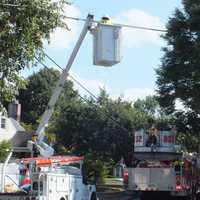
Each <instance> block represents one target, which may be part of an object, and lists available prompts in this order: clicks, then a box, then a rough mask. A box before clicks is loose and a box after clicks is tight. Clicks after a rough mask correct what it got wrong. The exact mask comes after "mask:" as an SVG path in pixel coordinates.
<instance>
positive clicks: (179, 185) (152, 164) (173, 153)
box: [124, 130, 198, 200]
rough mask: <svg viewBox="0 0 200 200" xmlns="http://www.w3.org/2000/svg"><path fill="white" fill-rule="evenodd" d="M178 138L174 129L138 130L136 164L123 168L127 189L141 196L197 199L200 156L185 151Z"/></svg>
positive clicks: (135, 142) (134, 162) (136, 135)
mask: <svg viewBox="0 0 200 200" xmlns="http://www.w3.org/2000/svg"><path fill="white" fill-rule="evenodd" d="M152 137H154V139H152ZM175 138H176V132H175V131H173V130H170V131H159V130H155V131H154V133H153V134H151V133H150V134H149V131H148V132H147V131H145V130H140V131H136V132H135V140H134V160H133V166H132V167H130V168H126V169H125V170H124V184H125V187H126V189H127V190H131V191H137V192H139V193H140V194H141V199H149V198H150V196H153V198H154V197H156V196H157V197H158V198H159V199H160V198H161V197H162V199H165V198H166V199H181V200H183V199H196V193H197V183H198V164H197V163H198V156H197V154H194V153H193V154H192V153H184V152H182V151H181V147H180V146H179V145H176V144H175Z"/></svg>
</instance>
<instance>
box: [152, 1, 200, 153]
mask: <svg viewBox="0 0 200 200" xmlns="http://www.w3.org/2000/svg"><path fill="white" fill-rule="evenodd" d="M182 4H183V9H176V10H175V13H174V14H173V16H172V17H171V18H170V19H169V21H168V24H167V33H166V34H165V35H164V36H163V38H164V39H165V41H166V42H167V46H166V47H164V48H163V52H164V56H163V58H162V63H161V66H160V67H159V68H158V69H157V71H156V72H157V86H158V94H159V96H158V101H159V103H160V105H161V106H162V107H163V108H164V109H165V111H166V112H167V113H174V122H175V124H176V127H177V130H178V133H179V137H178V139H179V141H180V142H181V143H182V144H184V145H185V146H186V147H187V149H188V150H194V151H197V150H198V145H199V143H200V141H199V135H200V127H199V124H198V123H199V114H200V103H199V102H200V93H199V90H200V68H199V66H200V54H199V52H200V24H199V20H200V1H194V0H183V1H182ZM177 100H178V101H180V102H182V103H183V105H184V106H185V109H184V110H182V111H177V110H176V107H175V103H176V101H177ZM189 138H190V139H189ZM188 139H189V140H188ZM188 141H189V142H191V144H189V143H188Z"/></svg>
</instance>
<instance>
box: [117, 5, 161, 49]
mask: <svg viewBox="0 0 200 200" xmlns="http://www.w3.org/2000/svg"><path fill="white" fill-rule="evenodd" d="M113 21H114V22H119V23H123V24H130V25H134V26H143V27H149V28H157V29H164V24H163V23H162V22H161V20H160V18H159V17H157V16H153V15H150V14H149V13H147V12H144V11H142V10H138V9H130V10H126V11H123V12H121V13H120V14H119V15H118V16H116V17H115V18H114V20H113ZM122 34H123V45H124V46H125V47H133V46H142V45H145V44H155V45H161V42H162V39H161V38H160V32H155V31H145V30H137V29H133V28H123V29H122Z"/></svg>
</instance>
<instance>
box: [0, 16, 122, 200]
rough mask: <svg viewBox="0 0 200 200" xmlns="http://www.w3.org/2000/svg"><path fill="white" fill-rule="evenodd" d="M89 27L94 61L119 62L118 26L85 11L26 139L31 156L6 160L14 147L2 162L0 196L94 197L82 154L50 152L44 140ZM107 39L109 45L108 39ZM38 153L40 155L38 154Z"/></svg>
mask: <svg viewBox="0 0 200 200" xmlns="http://www.w3.org/2000/svg"><path fill="white" fill-rule="evenodd" d="M88 31H91V33H92V34H93V36H94V63H95V64H96V65H104V66H112V65H114V64H117V63H119V62H120V35H121V34H120V33H121V27H119V26H114V25H111V24H109V25H108V24H106V23H103V24H102V23H99V22H95V21H94V20H93V16H92V15H88V17H87V19H86V21H85V25H84V27H83V30H82V32H81V34H80V36H79V39H78V41H77V43H76V45H75V47H74V49H73V51H72V54H71V56H70V58H69V61H68V63H67V65H66V68H65V69H64V70H63V72H62V73H61V76H60V78H59V80H58V82H57V84H56V87H55V89H54V90H53V93H52V96H51V98H50V101H49V103H48V105H47V108H46V110H45V112H44V114H43V116H42V118H41V122H40V124H39V126H38V129H37V131H36V134H35V136H34V138H33V140H31V141H28V150H29V151H30V152H31V155H32V156H31V158H28V159H19V160H18V161H17V163H15V164H14V163H13V162H12V163H9V160H10V158H11V156H12V153H13V152H15V151H16V150H17V151H20V148H14V149H13V151H11V152H10V153H9V155H8V157H7V159H6V161H5V163H4V164H2V165H1V167H0V169H1V179H0V181H1V184H0V189H1V192H0V200H96V199H97V197H96V188H95V185H91V184H88V179H87V178H88V177H87V176H86V174H85V167H84V165H83V157H76V156H53V155H54V149H53V148H52V147H51V146H49V145H48V144H47V143H45V142H44V131H45V128H46V127H47V126H48V122H49V119H50V118H51V116H52V114H53V111H54V107H55V104H56V102H57V100H58V98H59V96H60V94H61V92H62V90H63V86H64V83H65V81H66V79H67V77H68V74H69V70H70V68H71V66H72V64H73V62H74V59H75V57H76V55H77V53H78V50H79V49H80V47H81V44H82V42H83V40H84V38H85V36H86V34H87V32H88ZM108 42H109V45H107V43H108ZM38 156H39V157H38Z"/></svg>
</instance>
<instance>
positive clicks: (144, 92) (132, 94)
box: [112, 88, 155, 101]
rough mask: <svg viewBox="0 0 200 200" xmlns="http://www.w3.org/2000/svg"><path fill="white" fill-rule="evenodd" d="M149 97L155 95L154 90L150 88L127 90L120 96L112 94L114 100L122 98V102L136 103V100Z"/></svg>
mask: <svg viewBox="0 0 200 200" xmlns="http://www.w3.org/2000/svg"><path fill="white" fill-rule="evenodd" d="M149 95H155V91H154V89H151V88H129V89H126V90H125V91H124V92H122V93H121V95H120V94H114V95H112V97H113V98H114V99H116V98H118V97H119V96H122V98H123V99H124V100H127V101H136V100H137V99H145V98H146V97H147V96H149Z"/></svg>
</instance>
